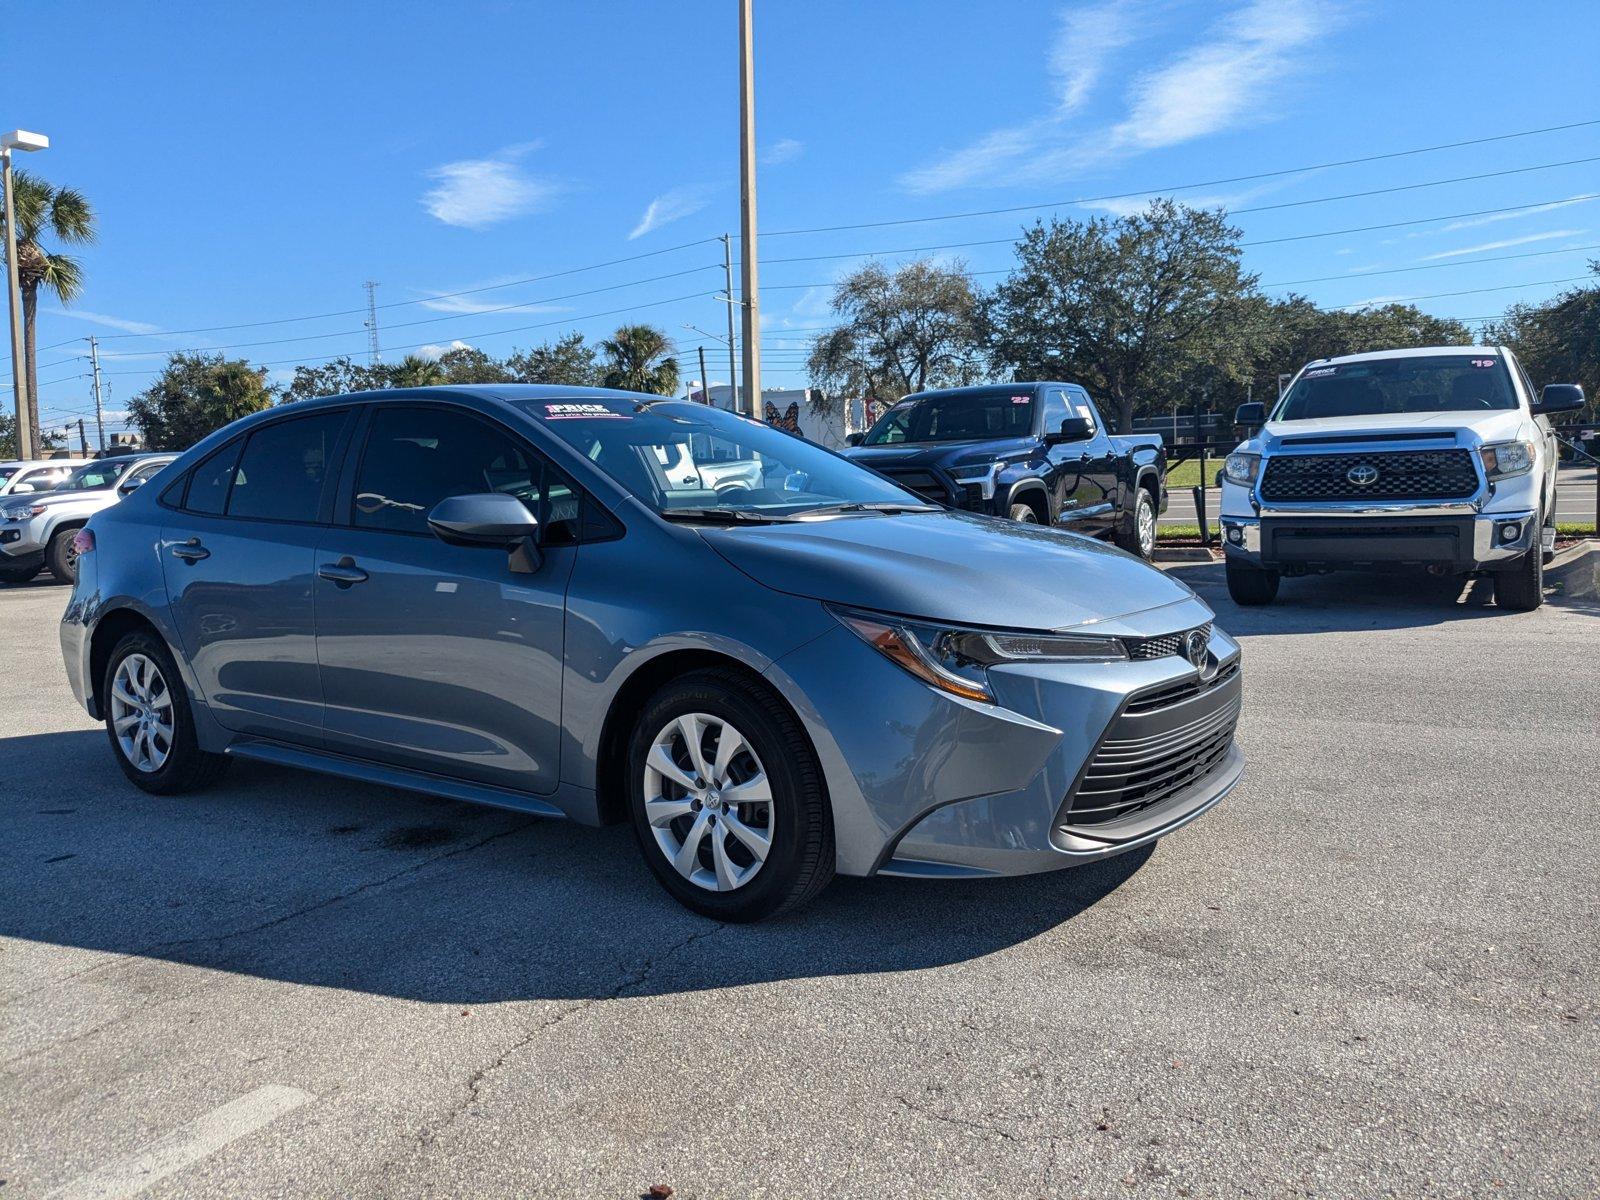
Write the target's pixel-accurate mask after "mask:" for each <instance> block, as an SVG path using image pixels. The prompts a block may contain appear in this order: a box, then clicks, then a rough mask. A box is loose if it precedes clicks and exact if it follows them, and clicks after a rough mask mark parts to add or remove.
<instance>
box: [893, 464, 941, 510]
mask: <svg viewBox="0 0 1600 1200" xmlns="http://www.w3.org/2000/svg"><path fill="white" fill-rule="evenodd" d="M882 473H883V474H884V475H887V476H888V477H889V478H890V479H892V480H894V481H895V482H896V483H898V484H899V485H900V486H901V487H903V488H910V489H911V490H912V491H913V492H915V493H916V494H917V495H919V496H921V497H922V498H923V499H924V500H931V501H932V502H933V503H934V504H954V503H956V497H955V496H954V495H952V493H951V490H950V487H949V485H948V484H947V483H945V481H944V479H943V477H942V476H940V475H937V474H935V473H934V472H932V471H928V470H924V469H923V468H921V467H906V468H896V467H888V468H885V469H884V471H883V472H882Z"/></svg>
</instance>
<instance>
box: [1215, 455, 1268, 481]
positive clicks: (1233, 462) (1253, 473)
mask: <svg viewBox="0 0 1600 1200" xmlns="http://www.w3.org/2000/svg"><path fill="white" fill-rule="evenodd" d="M1260 474H1261V455H1259V454H1251V453H1250V452H1249V451H1246V450H1235V451H1234V452H1233V453H1232V454H1230V455H1228V457H1227V458H1225V459H1224V460H1223V462H1222V477H1223V478H1224V479H1226V480H1227V481H1228V482H1229V483H1237V484H1238V485H1239V486H1240V487H1254V486H1255V482H1256V478H1257V477H1258V476H1259V475H1260Z"/></svg>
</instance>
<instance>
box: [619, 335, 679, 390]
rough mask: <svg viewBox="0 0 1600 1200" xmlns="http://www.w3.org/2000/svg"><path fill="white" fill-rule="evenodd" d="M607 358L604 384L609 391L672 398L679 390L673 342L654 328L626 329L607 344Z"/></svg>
mask: <svg viewBox="0 0 1600 1200" xmlns="http://www.w3.org/2000/svg"><path fill="white" fill-rule="evenodd" d="M600 350H601V353H603V354H604V355H605V356H606V364H605V371H604V374H603V375H602V377H601V382H602V384H603V385H604V386H605V387H609V388H622V389H623V390H624V391H629V392H650V393H652V394H654V395H657V396H670V395H672V394H673V393H674V392H676V391H677V390H678V360H677V359H676V358H674V357H673V355H672V342H671V340H670V339H669V338H668V337H667V335H666V334H665V333H663V332H662V331H661V330H659V329H657V328H656V327H655V326H654V325H624V326H622V328H620V329H618V330H617V331H616V333H614V334H612V335H611V336H610V337H609V338H607V339H606V340H605V341H603V342H601V343H600Z"/></svg>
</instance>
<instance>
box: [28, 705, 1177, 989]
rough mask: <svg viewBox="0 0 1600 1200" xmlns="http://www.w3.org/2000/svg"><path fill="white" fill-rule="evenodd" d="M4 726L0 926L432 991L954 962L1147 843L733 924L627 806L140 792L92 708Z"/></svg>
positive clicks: (303, 788)
mask: <svg viewBox="0 0 1600 1200" xmlns="http://www.w3.org/2000/svg"><path fill="white" fill-rule="evenodd" d="M0 744H3V745H4V748H5V750H6V760H7V761H8V762H10V763H14V764H17V765H16V767H15V769H13V770H12V771H11V772H10V777H9V779H8V780H7V781H6V786H5V787H4V788H3V789H0V822H3V823H4V825H5V827H6V828H8V829H10V830H12V831H14V839H13V844H12V846H11V847H10V850H9V853H8V854H7V855H6V868H5V871H4V875H3V883H0V892H3V896H0V934H4V935H5V936H7V937H12V938H20V939H26V940H28V941H31V942H34V943H41V944H45V945H54V946H61V947H75V948H78V949H82V950H90V951H98V952H103V953H106V954H111V955H117V956H131V957H132V958H134V959H143V960H150V959H157V960H166V961H170V962H176V963H184V964H189V965H194V966H200V967H205V968H209V969H214V970H219V971H228V972H235V973H239V974H244V975H250V976H255V977H259V978H264V979H272V980H280V981H284V982H290V983H303V984H311V985H315V986H318V987H332V988H344V989H351V990H355V991H361V992H369V993H374V994H382V995H389V996H395V997H401V998H407V999H415V1000H422V1001H430V1002H439V1003H451V1004H472V1003H488V1002H493V1001H500V1000H527V999H604V998H611V997H620V996H640V995H657V994H668V993H678V992H692V991H698V990H703V989H707V988H723V987H734V986H739V985H743V984H750V983H759V982H767V981H772V980H781V979H792V978H802V977H812V976H826V975H848V974H856V973H861V972H879V971H913V970H921V969H924V968H929V967H937V966H943V965H946V964H949V963H955V962H961V961H965V960H968V959H973V958H978V957H981V956H983V955H987V954H990V953H993V952H994V951H997V950H1001V949H1003V948H1005V947H1008V946H1011V945H1014V944H1017V943H1020V942H1023V941H1026V940H1028V939H1030V938H1033V937H1035V936H1038V935H1039V934H1041V933H1044V932H1046V931H1048V930H1052V929H1054V928H1056V927H1058V926H1060V925H1062V924H1063V923H1064V922H1067V921H1070V920H1071V919H1072V918H1073V917H1074V916H1076V915H1077V914H1078V913H1080V912H1082V911H1083V910H1085V909H1087V908H1089V907H1090V906H1092V905H1094V904H1097V903H1099V902H1101V901H1103V900H1105V899H1106V898H1107V897H1109V896H1111V895H1112V894H1113V893H1114V892H1116V890H1117V889H1118V888H1119V887H1121V886H1122V885H1123V884H1125V883H1127V882H1128V881H1129V880H1130V879H1131V878H1132V877H1133V876H1134V875H1135V874H1136V873H1137V872H1138V871H1139V870H1140V868H1141V867H1142V866H1144V864H1145V863H1146V862H1147V861H1148V860H1149V859H1150V857H1151V853H1152V851H1151V848H1149V847H1145V848H1142V849H1140V850H1136V851H1132V852H1129V853H1127V854H1124V855H1121V856H1119V857H1117V858H1113V859H1110V860H1107V861H1104V862H1101V863H1098V864H1093V865H1090V866H1086V867H1080V868H1077V869H1075V870H1068V871H1060V872H1054V873H1050V874H1045V875H1034V876H1027V877H1022V878H1016V879H989V880H977V881H962V882H954V881H952V882H939V881H913V880H900V879H873V880H857V879H838V880H835V881H834V883H833V884H832V885H831V886H830V887H829V888H828V889H827V890H826V891H824V892H823V894H822V895H821V896H820V897H819V898H818V899H817V900H816V901H815V902H813V903H812V904H811V905H810V906H808V907H806V908H804V909H802V910H800V911H799V912H796V913H794V914H792V915H790V916H788V917H785V918H781V919H779V920H776V921H771V922H767V923H764V924H759V925H720V924H718V923H716V922H713V921H709V920H706V919H704V918H702V917H699V916H696V915H694V914H693V913H690V912H688V911H687V910H685V909H683V908H681V907H679V906H678V905H677V904H676V903H675V902H674V901H673V900H672V899H671V898H670V897H669V896H668V895H667V894H666V893H665V892H664V891H662V890H661V888H660V887H659V886H658V885H657V883H656V882H655V880H654V878H653V877H652V876H651V875H650V873H649V871H648V870H647V868H646V867H645V865H644V862H643V861H642V859H641V857H640V854H639V850H638V847H637V845H636V843H635V841H634V838H633V834H632V831H631V830H630V829H629V828H627V827H625V826H623V827H611V828H606V829H590V828H585V827H582V826H578V825H574V824H571V823H568V822H562V821H551V820H541V819H537V818H527V817H524V816H521V815H520V814H515V813H507V812H502V811H499V810H495V809H488V808H482V807H477V806H473V805H467V804H461V803H456V802H454V801H448V800H437V799H433V798H430V797H421V796H415V795H412V794H410V793H406V792H400V791H395V790H392V789H385V788H380V787H372V786H367V785H362V784H355V783H350V782H346V781H341V780H333V779H327V778H323V777H319V776H315V775H310V774H305V773H301V772H296V771H291V770H288V769H285V768H274V767H268V766H265V765H261V764H255V763H236V764H235V767H234V769H233V770H232V771H231V772H230V773H229V774H228V775H227V776H226V777H225V778H224V779H223V781H222V782H221V783H220V784H218V785H216V786H215V787H213V788H212V789H210V790H208V791H206V792H204V793H200V794H196V795H190V796H182V797H162V796H147V795H145V794H144V793H142V792H140V791H138V790H136V789H135V788H134V787H133V785H132V784H130V783H128V782H127V781H126V780H125V779H123V777H122V775H121V774H120V773H119V772H118V771H117V769H116V767H115V765H114V764H113V763H112V760H111V757H110V755H109V753H108V751H107V748H106V746H105V744H104V735H103V733H101V732H100V731H99V730H83V731H79V732H71V733H55V734H44V735H39V736H25V737H16V738H10V739H6V740H5V741H4V742H3V743H0ZM111 961H113V960H108V963H109V962H111ZM82 969H83V965H82V964H81V963H79V964H78V965H77V966H76V967H75V968H74V970H75V971H76V970H82ZM50 974H52V975H54V974H56V970H52V971H50Z"/></svg>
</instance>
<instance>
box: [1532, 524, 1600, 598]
mask: <svg viewBox="0 0 1600 1200" xmlns="http://www.w3.org/2000/svg"><path fill="white" fill-rule="evenodd" d="M1544 582H1545V586H1546V587H1548V588H1553V589H1555V592H1556V594H1557V595H1558V596H1560V597H1561V598H1562V599H1563V600H1588V601H1600V540H1596V539H1595V538H1588V539H1586V540H1584V541H1582V542H1579V543H1578V544H1577V545H1576V546H1568V547H1567V548H1566V549H1565V550H1563V551H1561V553H1559V554H1557V555H1556V556H1555V557H1554V558H1553V559H1551V560H1550V561H1549V562H1548V563H1546V564H1545V567H1544Z"/></svg>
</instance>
